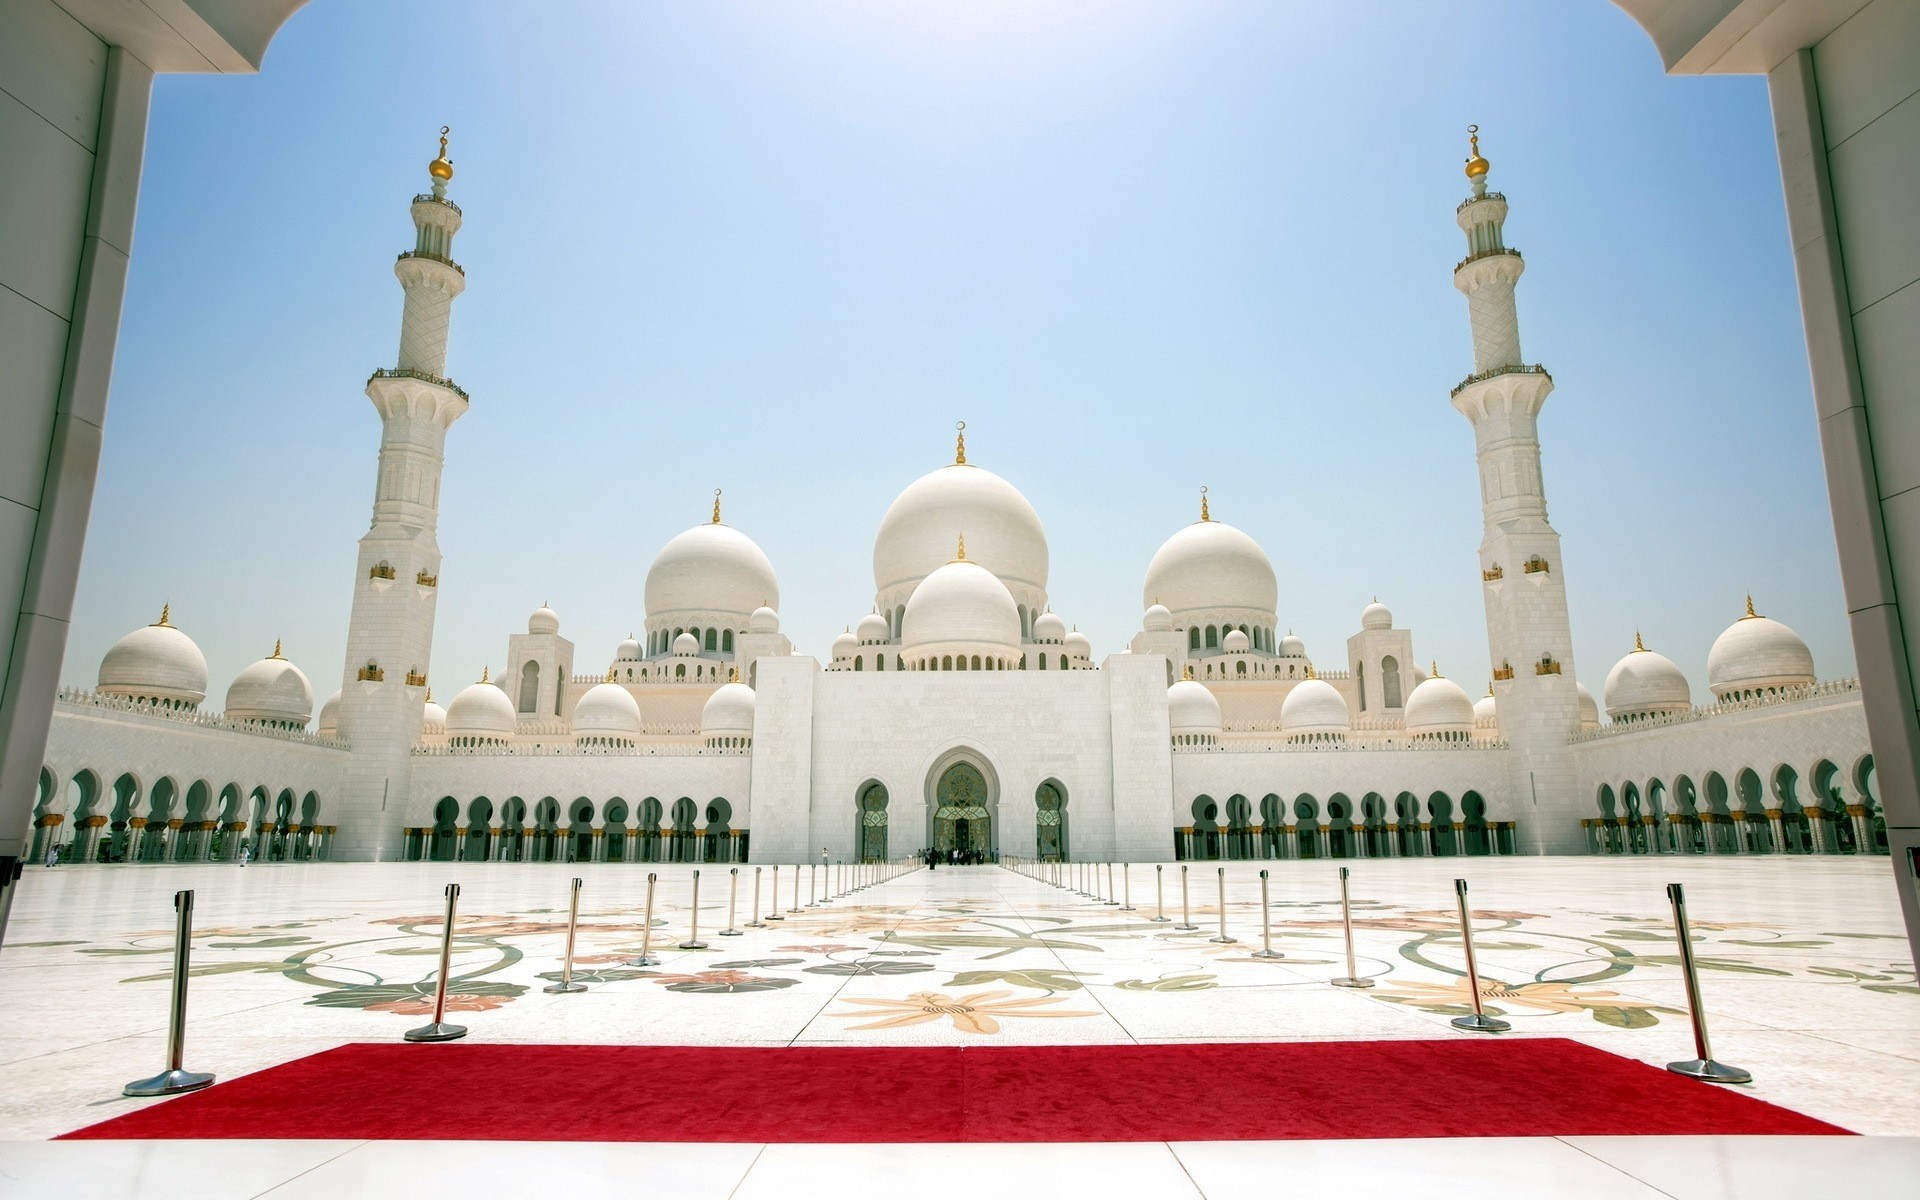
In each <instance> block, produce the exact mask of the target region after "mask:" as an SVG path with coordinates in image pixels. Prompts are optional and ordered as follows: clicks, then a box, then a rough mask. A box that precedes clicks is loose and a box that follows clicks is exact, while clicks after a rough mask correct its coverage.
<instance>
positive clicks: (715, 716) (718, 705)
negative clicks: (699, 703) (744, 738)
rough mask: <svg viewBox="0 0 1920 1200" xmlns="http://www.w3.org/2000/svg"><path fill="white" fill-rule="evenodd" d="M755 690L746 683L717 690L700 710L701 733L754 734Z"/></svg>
mask: <svg viewBox="0 0 1920 1200" xmlns="http://www.w3.org/2000/svg"><path fill="white" fill-rule="evenodd" d="M753 702H754V695H753V689H752V688H750V687H748V686H747V685H746V684H744V683H729V684H726V685H724V686H722V687H719V688H716V689H715V690H714V693H713V695H711V696H708V697H707V704H706V707H705V708H702V709H701V710H700V732H701V733H702V734H703V735H712V734H748V733H752V732H753Z"/></svg>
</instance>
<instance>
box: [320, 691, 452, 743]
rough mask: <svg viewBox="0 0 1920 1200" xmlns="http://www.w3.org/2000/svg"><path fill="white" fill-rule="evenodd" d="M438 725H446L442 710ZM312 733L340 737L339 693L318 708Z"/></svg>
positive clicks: (329, 697) (435, 706) (434, 706)
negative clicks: (317, 715)
mask: <svg viewBox="0 0 1920 1200" xmlns="http://www.w3.org/2000/svg"><path fill="white" fill-rule="evenodd" d="M432 707H433V708H439V707H440V706H439V705H438V704H435V705H433V706H432ZM440 723H441V724H442V725H445V724H446V723H447V716H446V711H445V710H444V709H442V710H441V713H440ZM313 731H314V732H315V733H317V734H319V735H320V736H321V737H338V736H339V735H340V693H339V692H335V693H334V694H333V695H331V696H328V697H327V702H326V703H325V704H322V705H321V706H320V720H319V721H317V722H315V724H314V727H313Z"/></svg>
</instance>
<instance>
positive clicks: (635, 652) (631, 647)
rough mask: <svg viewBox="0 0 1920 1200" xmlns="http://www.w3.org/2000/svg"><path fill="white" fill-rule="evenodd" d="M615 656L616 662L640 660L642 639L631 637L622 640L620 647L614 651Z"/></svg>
mask: <svg viewBox="0 0 1920 1200" xmlns="http://www.w3.org/2000/svg"><path fill="white" fill-rule="evenodd" d="M613 657H614V661H615V662H638V661H640V640H639V639H638V638H631V637H630V638H628V639H627V640H626V641H624V642H621V643H620V646H619V648H618V649H616V650H615V651H614V652H613Z"/></svg>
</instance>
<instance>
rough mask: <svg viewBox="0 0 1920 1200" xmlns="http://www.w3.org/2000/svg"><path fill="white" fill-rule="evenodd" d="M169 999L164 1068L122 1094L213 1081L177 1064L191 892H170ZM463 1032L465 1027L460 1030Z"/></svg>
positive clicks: (183, 1032)
mask: <svg viewBox="0 0 1920 1200" xmlns="http://www.w3.org/2000/svg"><path fill="white" fill-rule="evenodd" d="M173 911H174V921H173V1003H172V1007H171V1009H170V1011H169V1013H168V1017H167V1069H166V1070H164V1071H162V1072H160V1073H159V1074H158V1075H155V1076H153V1077H152V1078H149V1079H136V1080H134V1081H133V1082H132V1083H130V1084H128V1085H127V1086H126V1087H123V1088H121V1089H120V1094H121V1095H123V1096H172V1095H174V1094H176V1093H179V1092H197V1091H199V1090H200V1089H201V1088H203V1087H207V1086H208V1085H210V1084H212V1083H213V1076H212V1075H210V1074H208V1073H207V1072H205V1071H188V1070H185V1069H183V1068H182V1067H181V1065H180V1064H181V1062H182V1061H183V1059H184V1056H185V1054H186V1050H187V960H188V957H189V955H190V954H191V952H192V949H193V892H192V890H191V889H189V890H187V891H180V892H175V893H174V894H173ZM460 1032H461V1033H465V1032H466V1030H464V1029H463V1030H461V1031H460Z"/></svg>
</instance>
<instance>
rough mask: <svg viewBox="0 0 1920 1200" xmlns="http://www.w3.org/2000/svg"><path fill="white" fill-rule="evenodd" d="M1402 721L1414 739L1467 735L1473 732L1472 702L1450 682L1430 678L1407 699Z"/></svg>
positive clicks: (1458, 686) (1437, 677)
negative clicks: (1445, 735) (1457, 734)
mask: <svg viewBox="0 0 1920 1200" xmlns="http://www.w3.org/2000/svg"><path fill="white" fill-rule="evenodd" d="M1405 717H1406V722H1407V732H1408V733H1410V734H1413V735H1414V736H1415V737H1421V736H1424V735H1428V734H1436V733H1466V732H1467V731H1468V730H1470V729H1472V728H1473V701H1472V700H1469V699H1468V698H1467V693H1466V692H1464V691H1462V690H1461V688H1460V685H1459V684H1457V683H1455V682H1454V681H1453V680H1451V679H1446V678H1443V677H1441V676H1439V675H1433V676H1430V677H1428V678H1427V679H1426V680H1425V681H1424V682H1422V683H1421V684H1420V686H1418V687H1416V688H1414V689H1413V694H1412V695H1410V696H1408V697H1407V707H1406V709H1405Z"/></svg>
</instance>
